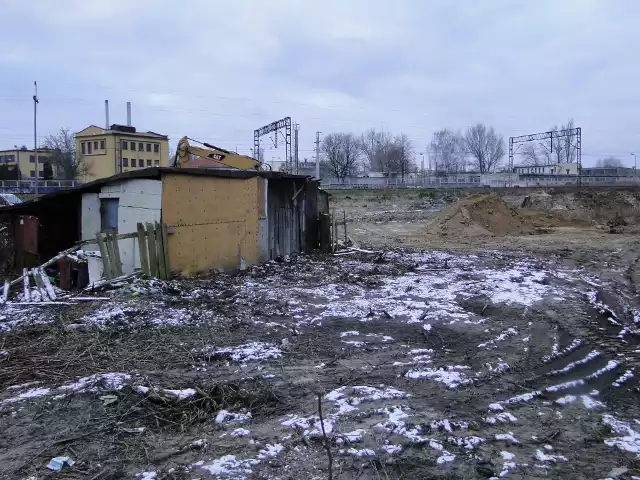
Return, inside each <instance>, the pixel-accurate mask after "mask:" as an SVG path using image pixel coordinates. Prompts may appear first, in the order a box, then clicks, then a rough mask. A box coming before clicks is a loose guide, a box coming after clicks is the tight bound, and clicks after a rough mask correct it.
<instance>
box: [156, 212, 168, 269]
mask: <svg viewBox="0 0 640 480" xmlns="http://www.w3.org/2000/svg"><path fill="white" fill-rule="evenodd" d="M156 255H157V256H158V277H159V278H161V279H162V280H166V279H167V269H166V266H165V264H164V242H163V241H162V229H161V228H160V224H159V223H158V222H156Z"/></svg>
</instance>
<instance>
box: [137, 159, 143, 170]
mask: <svg viewBox="0 0 640 480" xmlns="http://www.w3.org/2000/svg"><path fill="white" fill-rule="evenodd" d="M138 166H139V167H140V168H142V167H144V160H143V159H140V160H138Z"/></svg>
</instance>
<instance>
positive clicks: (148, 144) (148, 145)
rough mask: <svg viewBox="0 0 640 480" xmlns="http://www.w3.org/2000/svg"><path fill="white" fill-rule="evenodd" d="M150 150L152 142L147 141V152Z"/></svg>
mask: <svg viewBox="0 0 640 480" xmlns="http://www.w3.org/2000/svg"><path fill="white" fill-rule="evenodd" d="M150 151H151V144H150V143H147V152H150Z"/></svg>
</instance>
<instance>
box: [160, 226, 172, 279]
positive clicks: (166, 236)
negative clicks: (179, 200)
mask: <svg viewBox="0 0 640 480" xmlns="http://www.w3.org/2000/svg"><path fill="white" fill-rule="evenodd" d="M161 228H162V245H163V247H164V248H163V252H164V269H165V273H166V274H167V280H168V279H169V277H171V267H170V266H169V265H170V264H169V232H168V231H167V224H166V223H163V224H162V225H161Z"/></svg>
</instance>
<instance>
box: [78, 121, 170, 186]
mask: <svg viewBox="0 0 640 480" xmlns="http://www.w3.org/2000/svg"><path fill="white" fill-rule="evenodd" d="M76 149H77V152H78V156H79V157H80V158H81V159H82V161H84V162H85V163H86V166H87V174H86V175H84V176H83V177H82V178H80V179H79V180H81V181H83V182H90V181H92V180H97V179H99V178H105V177H110V176H112V175H116V174H118V173H122V172H129V171H131V170H137V169H141V168H147V167H168V166H169V137H168V136H166V135H161V134H159V133H155V132H137V131H136V128H135V127H131V126H127V125H111V127H110V128H109V129H108V130H107V129H104V128H100V127H96V126H95V125H91V126H89V127H87V128H85V129H84V130H82V131H80V132H78V133H76Z"/></svg>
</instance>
